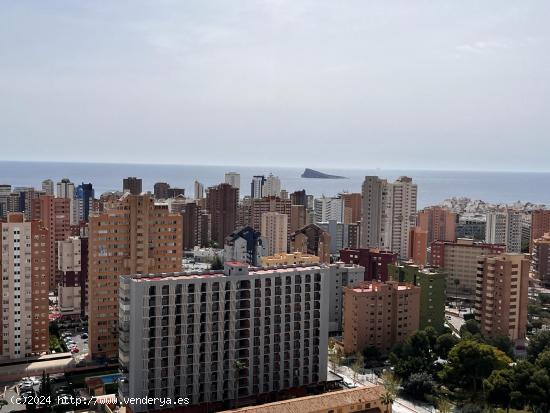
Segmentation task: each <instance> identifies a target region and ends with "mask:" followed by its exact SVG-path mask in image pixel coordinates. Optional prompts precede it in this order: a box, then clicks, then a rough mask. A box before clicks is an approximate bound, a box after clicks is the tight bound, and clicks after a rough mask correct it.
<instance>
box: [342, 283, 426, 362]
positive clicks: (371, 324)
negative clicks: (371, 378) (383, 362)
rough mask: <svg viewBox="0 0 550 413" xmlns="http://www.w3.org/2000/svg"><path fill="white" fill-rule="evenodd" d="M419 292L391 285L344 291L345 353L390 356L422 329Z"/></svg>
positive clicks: (398, 285)
mask: <svg viewBox="0 0 550 413" xmlns="http://www.w3.org/2000/svg"><path fill="white" fill-rule="evenodd" d="M419 314H420V288H419V287H415V286H414V285H412V284H407V283H398V282H395V281H388V282H386V283H380V282H377V281H371V282H368V283H367V282H365V283H363V284H360V285H357V286H355V287H351V288H345V289H344V352H345V353H346V354H354V353H357V352H362V351H363V350H365V349H366V348H368V347H375V348H377V349H378V350H380V351H381V352H382V353H389V352H390V350H391V349H392V348H393V347H394V346H395V345H396V344H397V343H401V342H402V341H404V340H405V338H407V337H408V336H410V335H411V334H413V333H414V332H416V331H417V330H418V329H419V325H420V324H419Z"/></svg>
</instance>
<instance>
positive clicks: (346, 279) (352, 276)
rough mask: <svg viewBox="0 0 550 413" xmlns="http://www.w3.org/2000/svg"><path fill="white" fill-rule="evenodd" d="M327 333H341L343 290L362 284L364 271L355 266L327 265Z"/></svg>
mask: <svg viewBox="0 0 550 413" xmlns="http://www.w3.org/2000/svg"><path fill="white" fill-rule="evenodd" d="M327 267H328V270H329V279H330V281H329V286H330V287H329V291H330V293H329V315H328V323H329V324H328V331H329V333H342V329H343V323H342V320H343V311H344V288H346V287H354V286H356V285H358V284H360V283H362V282H363V273H364V272H365V269H364V268H363V267H360V266H359V265H355V264H345V263H343V262H336V263H335V264H329V265H328V266H327Z"/></svg>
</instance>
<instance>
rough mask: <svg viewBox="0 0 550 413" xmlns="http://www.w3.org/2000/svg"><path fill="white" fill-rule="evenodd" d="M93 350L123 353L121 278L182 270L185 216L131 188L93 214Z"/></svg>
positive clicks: (90, 296)
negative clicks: (120, 343)
mask: <svg viewBox="0 0 550 413" xmlns="http://www.w3.org/2000/svg"><path fill="white" fill-rule="evenodd" d="M89 232H90V235H89V254H88V255H89V268H88V270H89V271H88V278H89V282H88V284H89V291H88V317H89V327H88V329H89V350H90V355H91V357H92V358H101V357H106V358H112V357H116V356H117V355H118V328H117V325H118V291H119V290H118V281H119V276H120V275H123V274H148V273H163V272H174V271H180V270H181V260H182V244H181V242H182V217H181V215H179V214H172V213H170V212H169V210H168V206H167V205H156V204H154V201H153V199H152V198H151V197H150V196H149V195H131V194H129V193H126V194H125V195H124V196H123V197H122V198H121V199H120V200H118V201H115V202H113V203H112V204H110V205H107V207H106V209H105V210H104V211H103V212H101V213H94V214H92V216H90V224H89Z"/></svg>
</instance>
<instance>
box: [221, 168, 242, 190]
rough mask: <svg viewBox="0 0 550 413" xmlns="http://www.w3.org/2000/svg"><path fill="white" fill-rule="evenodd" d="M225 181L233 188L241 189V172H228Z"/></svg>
mask: <svg viewBox="0 0 550 413" xmlns="http://www.w3.org/2000/svg"><path fill="white" fill-rule="evenodd" d="M225 183H226V184H229V185H231V186H232V187H233V188H237V189H238V190H240V189H241V174H239V173H237V172H226V173H225Z"/></svg>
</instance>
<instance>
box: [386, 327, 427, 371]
mask: <svg viewBox="0 0 550 413" xmlns="http://www.w3.org/2000/svg"><path fill="white" fill-rule="evenodd" d="M390 361H391V363H392V364H393V366H394V368H395V374H397V376H399V377H400V378H402V379H403V380H406V379H408V378H409V376H410V375H411V374H413V373H420V372H429V371H431V370H432V367H433V363H434V361H435V353H434V352H433V351H432V347H431V345H430V337H429V335H428V333H426V332H425V331H417V332H416V333H414V334H413V335H411V336H409V337H407V338H406V339H405V341H403V343H401V344H398V345H397V346H395V348H394V349H393V351H392V352H391V353H390Z"/></svg>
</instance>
